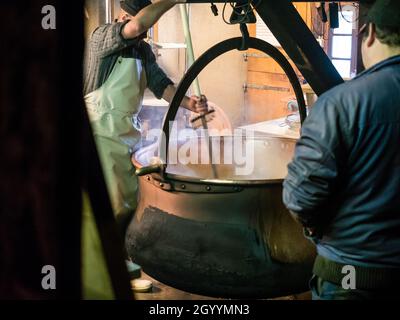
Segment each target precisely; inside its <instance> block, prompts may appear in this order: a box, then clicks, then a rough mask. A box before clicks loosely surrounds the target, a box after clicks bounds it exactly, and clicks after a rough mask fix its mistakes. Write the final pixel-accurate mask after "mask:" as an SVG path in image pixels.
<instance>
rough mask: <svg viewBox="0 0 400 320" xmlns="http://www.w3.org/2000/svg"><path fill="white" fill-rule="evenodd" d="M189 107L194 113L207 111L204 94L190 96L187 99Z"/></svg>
mask: <svg viewBox="0 0 400 320" xmlns="http://www.w3.org/2000/svg"><path fill="white" fill-rule="evenodd" d="M189 109H190V110H191V111H193V112H196V113H200V114H201V113H205V112H207V111H208V104H207V98H206V96H205V95H201V97H200V98H199V97H198V96H191V97H190V100H189Z"/></svg>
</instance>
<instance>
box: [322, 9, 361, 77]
mask: <svg viewBox="0 0 400 320" xmlns="http://www.w3.org/2000/svg"><path fill="white" fill-rule="evenodd" d="M357 16H358V8H356V7H354V6H353V5H348V6H343V7H342V8H341V12H339V28H336V29H331V30H330V32H329V49H328V50H329V51H328V53H329V57H330V58H331V60H332V63H333V65H334V66H335V68H336V70H337V71H338V72H339V74H340V75H341V76H342V77H343V78H352V77H354V75H355V74H356V70H357V41H358V40H357V20H358V19H357Z"/></svg>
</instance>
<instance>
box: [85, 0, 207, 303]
mask: <svg viewBox="0 0 400 320" xmlns="http://www.w3.org/2000/svg"><path fill="white" fill-rule="evenodd" d="M184 2H185V1H181V0H158V1H153V3H151V2H150V1H148V0H126V1H121V2H120V4H121V10H120V13H119V16H118V19H117V20H116V21H115V22H114V23H112V24H105V25H103V26H100V27H98V28H97V29H96V30H94V31H93V33H92V35H91V37H90V39H89V41H88V44H87V48H86V57H85V70H84V99H85V103H86V109H87V112H88V115H89V119H90V123H91V127H92V132H93V135H94V138H95V142H96V147H97V151H98V154H99V158H100V162H101V165H102V169H103V174H104V178H105V182H106V185H107V189H108V193H109V196H110V200H111V205H112V208H113V211H114V215H115V218H116V223H117V226H118V229H119V232H120V236H121V237H122V239H124V237H125V231H126V227H127V225H128V223H129V221H130V219H131V218H132V216H133V214H134V211H135V209H136V205H137V203H136V202H137V196H136V191H137V179H136V176H135V174H134V171H135V168H134V167H133V165H132V163H131V155H132V153H133V152H134V151H135V148H136V146H137V145H138V143H139V141H140V136H141V135H140V121H139V120H138V117H137V115H138V113H139V112H140V109H141V106H142V99H143V94H144V90H145V89H146V88H149V89H150V90H151V91H152V92H153V93H154V95H155V96H156V97H157V98H159V99H160V98H164V99H165V100H167V101H168V102H170V101H171V100H172V98H173V96H174V94H175V92H176V88H175V86H174V84H173V82H172V81H171V80H170V79H169V78H168V77H167V75H166V74H165V73H164V71H163V70H162V69H161V68H160V67H159V66H158V65H157V63H156V58H155V55H154V54H153V52H152V50H151V47H150V45H149V44H147V43H146V42H145V41H143V39H144V38H146V35H147V30H148V29H149V28H150V27H152V26H153V25H154V24H155V23H156V22H157V21H158V19H159V18H160V17H161V16H162V15H163V14H164V13H165V12H166V11H168V10H169V9H171V8H172V7H173V6H174V5H175V4H178V3H184ZM182 107H184V108H186V109H188V110H190V111H193V112H197V113H202V112H205V111H207V102H206V99H205V98H202V99H200V98H198V97H195V96H192V97H190V98H189V97H185V98H184V99H183V100H182ZM87 207H88V206H87ZM94 230H95V229H94V222H93V217H92V216H91V214H90V213H89V211H88V212H87V214H86V213H85V212H84V221H83V237H84V239H86V240H85V241H86V244H85V246H84V248H86V249H85V250H84V253H83V255H85V254H87V256H88V257H91V258H88V260H90V261H89V262H86V263H84V266H83V269H84V272H83V273H84V277H85V276H86V275H88V277H90V278H91V279H93V281H95V282H97V284H95V287H97V289H96V291H97V292H101V291H104V288H105V287H107V285H106V283H107V280H106V278H107V276H105V275H104V274H98V275H94V273H95V272H96V270H98V269H99V264H98V263H97V262H98V261H101V253H100V252H98V254H94V253H95V251H96V252H97V251H99V250H100V247H101V246H100V245H99V239H98V235H97V234H95V232H94ZM90 248H92V249H90ZM94 256H97V258H96V257H94ZM84 258H85V257H84ZM127 264H128V267H129V265H130V264H129V262H127ZM94 266H95V267H94ZM98 273H101V272H98ZM93 281H92V283H93ZM98 283H100V284H98ZM92 287H93V286H92ZM92 289H93V288H92ZM92 291H93V290H92ZM91 296H92V297H98V296H99V295H96V294H95V295H91Z"/></svg>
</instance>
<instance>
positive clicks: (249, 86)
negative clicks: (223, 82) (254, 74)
mask: <svg viewBox="0 0 400 320" xmlns="http://www.w3.org/2000/svg"><path fill="white" fill-rule="evenodd" d="M248 89H255V90H270V91H280V92H290V89H289V88H285V87H275V86H268V85H260V84H254V83H244V84H243V91H244V92H247V90H248Z"/></svg>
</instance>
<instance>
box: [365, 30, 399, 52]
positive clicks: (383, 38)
mask: <svg viewBox="0 0 400 320" xmlns="http://www.w3.org/2000/svg"><path fill="white" fill-rule="evenodd" d="M375 31H376V37H377V38H378V40H379V41H380V42H382V43H383V44H386V45H388V46H389V47H400V28H393V27H379V26H377V25H375ZM368 35H369V28H368V27H367V28H366V30H365V32H364V38H366V37H368Z"/></svg>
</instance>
